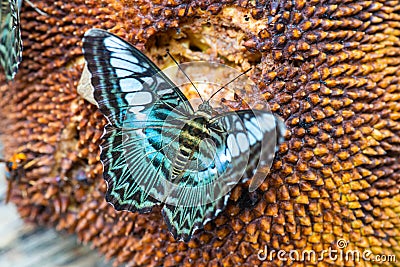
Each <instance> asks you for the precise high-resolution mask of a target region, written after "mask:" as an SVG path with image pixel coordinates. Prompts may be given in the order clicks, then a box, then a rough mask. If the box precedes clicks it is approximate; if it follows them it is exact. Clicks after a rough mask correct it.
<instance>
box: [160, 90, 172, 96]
mask: <svg viewBox="0 0 400 267" xmlns="http://www.w3.org/2000/svg"><path fill="white" fill-rule="evenodd" d="M173 92H174V90H172V89H164V90H161V91H158V92H157V94H158V95H159V96H163V95H166V94H170V93H173Z"/></svg>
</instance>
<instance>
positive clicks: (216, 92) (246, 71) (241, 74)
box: [207, 68, 252, 102]
mask: <svg viewBox="0 0 400 267" xmlns="http://www.w3.org/2000/svg"><path fill="white" fill-rule="evenodd" d="M251 69H252V68H249V69H247V70H245V71H244V72H242V73H240V74H239V75H238V76H236V77H235V78H233V79H232V80H231V81H229V82H228V83H226V84H225V85H223V86H222V87H221V88H219V89H218V90H217V91H215V92H214V93H213V94H212V95H211V96H210V97H209V98H208V100H207V102H208V101H210V100H211V98H213V97H214V96H215V95H216V94H218V93H219V92H220V91H221V90H222V89H224V88H226V87H227V86H228V85H229V84H231V83H233V82H234V81H236V80H237V79H239V78H240V77H241V76H243V75H245V74H246V73H248V72H249V71H250V70H251Z"/></svg>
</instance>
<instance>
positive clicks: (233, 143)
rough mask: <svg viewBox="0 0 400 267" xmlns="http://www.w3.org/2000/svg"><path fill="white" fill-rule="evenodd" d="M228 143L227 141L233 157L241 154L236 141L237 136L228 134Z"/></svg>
mask: <svg viewBox="0 0 400 267" xmlns="http://www.w3.org/2000/svg"><path fill="white" fill-rule="evenodd" d="M226 143H227V146H228V149H229V150H230V152H231V155H232V157H237V156H239V153H240V151H239V147H238V145H237V143H236V140H235V137H234V136H233V135H232V134H230V135H228V138H227V140H226Z"/></svg>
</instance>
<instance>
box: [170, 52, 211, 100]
mask: <svg viewBox="0 0 400 267" xmlns="http://www.w3.org/2000/svg"><path fill="white" fill-rule="evenodd" d="M167 54H168V55H169V56H170V57H171V59H172V60H173V61H174V62H175V64H176V65H177V66H178V68H179V69H180V70H181V71H182V73H183V75H185V76H186V78H187V79H188V80H189V82H190V83H191V84H192V85H193V87H194V89H195V90H196V92H197V94H198V95H199V97H200V99H201V102H204V100H203V98H202V97H201V95H200V92H199V90H198V89H197V87H196V86H195V85H194V83H193V82H192V80H191V79H190V78H189V76H188V75H187V74H186V73H185V72H184V71H183V69H182V68H181V66H180V65H179V63H178V62H177V61H176V60H175V58H174V57H173V56H172V55H171V54H170V53H169V50H167Z"/></svg>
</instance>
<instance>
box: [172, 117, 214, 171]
mask: <svg viewBox="0 0 400 267" xmlns="http://www.w3.org/2000/svg"><path fill="white" fill-rule="evenodd" d="M206 125H207V119H206V118H204V117H197V118H194V119H191V120H188V121H187V122H186V123H185V125H184V126H183V128H182V130H181V132H180V134H179V152H178V153H177V156H176V158H175V161H174V164H173V170H172V175H173V179H176V177H178V176H181V175H182V174H183V173H184V172H185V170H186V169H187V166H188V163H189V161H192V160H195V159H194V158H193V157H194V155H195V154H196V152H199V146H200V143H201V141H202V140H204V139H205V138H210V137H211V136H210V132H209V129H208V128H207V126H206Z"/></svg>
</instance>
